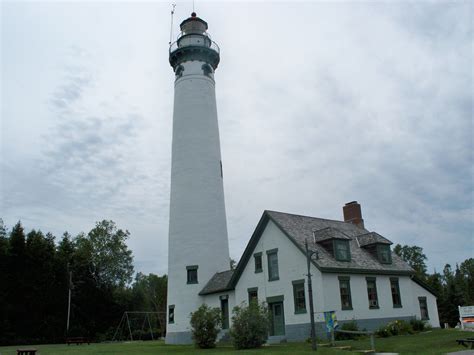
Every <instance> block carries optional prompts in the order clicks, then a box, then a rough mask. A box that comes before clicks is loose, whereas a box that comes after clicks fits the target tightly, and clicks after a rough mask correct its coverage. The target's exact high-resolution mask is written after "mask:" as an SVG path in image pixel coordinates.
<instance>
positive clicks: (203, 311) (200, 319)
mask: <svg viewBox="0 0 474 355" xmlns="http://www.w3.org/2000/svg"><path fill="white" fill-rule="evenodd" d="M221 323H222V317H221V310H220V309H219V308H211V307H209V306H208V305H207V304H205V303H204V304H202V305H201V306H200V307H199V308H198V309H197V311H196V312H193V313H191V332H192V335H193V340H194V343H195V344H196V346H198V347H200V348H201V349H210V348H215V347H216V339H217V334H219V327H220V325H221Z"/></svg>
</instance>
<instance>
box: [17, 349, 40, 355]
mask: <svg viewBox="0 0 474 355" xmlns="http://www.w3.org/2000/svg"><path fill="white" fill-rule="evenodd" d="M36 352H37V350H36V349H17V350H16V353H17V355H36Z"/></svg>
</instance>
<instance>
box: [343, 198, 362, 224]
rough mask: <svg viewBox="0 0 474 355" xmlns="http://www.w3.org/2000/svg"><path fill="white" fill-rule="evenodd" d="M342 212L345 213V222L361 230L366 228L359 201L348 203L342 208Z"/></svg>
mask: <svg viewBox="0 0 474 355" xmlns="http://www.w3.org/2000/svg"><path fill="white" fill-rule="evenodd" d="M342 211H343V213H344V222H349V223H352V224H355V225H356V226H358V227H360V228H364V220H363V219H362V212H361V209H360V205H359V204H358V203H357V201H352V202H348V203H346V205H345V206H344V207H343V208H342Z"/></svg>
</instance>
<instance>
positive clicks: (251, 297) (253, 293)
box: [249, 291, 258, 304]
mask: <svg viewBox="0 0 474 355" xmlns="http://www.w3.org/2000/svg"><path fill="white" fill-rule="evenodd" d="M255 301H256V302H258V293H257V291H249V304H250V303H251V302H255Z"/></svg>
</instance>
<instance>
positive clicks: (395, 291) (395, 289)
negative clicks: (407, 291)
mask: <svg viewBox="0 0 474 355" xmlns="http://www.w3.org/2000/svg"><path fill="white" fill-rule="evenodd" d="M390 288H391V291H392V301H393V305H394V306H401V305H402V300H401V297H400V288H399V285H398V280H390Z"/></svg>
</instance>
